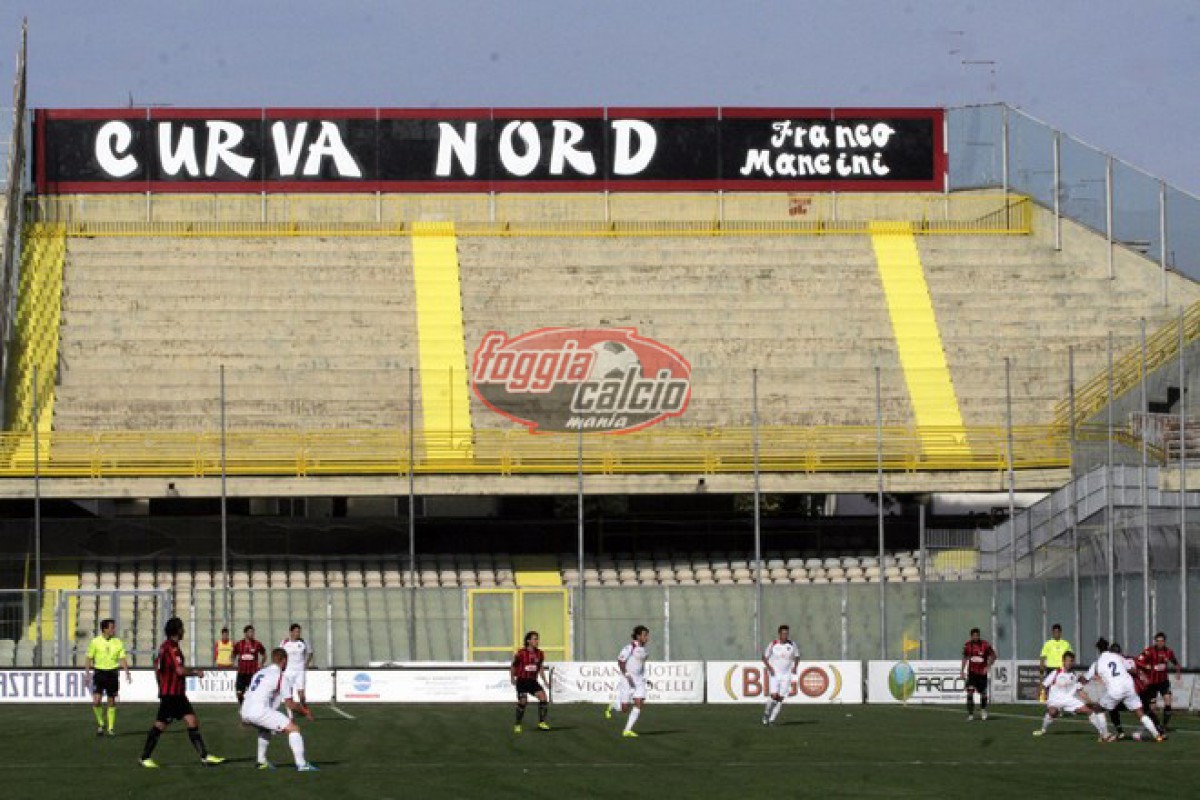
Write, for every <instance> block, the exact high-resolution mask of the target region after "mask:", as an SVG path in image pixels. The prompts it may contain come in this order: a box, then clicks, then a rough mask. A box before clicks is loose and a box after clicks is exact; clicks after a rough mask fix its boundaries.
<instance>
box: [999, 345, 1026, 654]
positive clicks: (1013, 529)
mask: <svg viewBox="0 0 1200 800" xmlns="http://www.w3.org/2000/svg"><path fill="white" fill-rule="evenodd" d="M1004 406H1005V420H1006V423H1005V424H1006V425H1007V427H1008V448H1007V453H1006V456H1007V461H1008V531H1009V539H1010V540H1011V541H1010V542H1009V544H1010V549H1009V551H1008V565H1009V569H1010V570H1011V574H1010V575H1009V576H1008V579H1009V592H1010V595H1011V597H1010V601H1011V603H1012V609H1011V610H1010V611H1009V614H1010V616H1011V624H1010V626H1009V630H1010V632H1011V635H1012V657H1013V674H1014V675H1015V674H1016V669H1017V666H1016V660H1017V485H1016V475H1015V474H1014V473H1013V426H1012V359H1010V358H1008V357H1005V359H1004ZM1030 530H1032V528H1030ZM1029 546H1030V549H1031V550H1032V548H1033V541H1032V539H1031V541H1030V543H1029Z"/></svg>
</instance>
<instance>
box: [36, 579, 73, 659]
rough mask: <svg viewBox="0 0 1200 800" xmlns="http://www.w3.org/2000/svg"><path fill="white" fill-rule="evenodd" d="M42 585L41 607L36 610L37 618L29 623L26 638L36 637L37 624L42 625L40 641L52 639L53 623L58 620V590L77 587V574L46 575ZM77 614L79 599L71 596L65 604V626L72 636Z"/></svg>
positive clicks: (68, 589) (70, 589)
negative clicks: (43, 588)
mask: <svg viewBox="0 0 1200 800" xmlns="http://www.w3.org/2000/svg"><path fill="white" fill-rule="evenodd" d="M42 585H43V586H44V587H45V591H44V592H42V608H41V610H40V611H39V612H38V616H37V619H35V620H33V621H32V622H30V623H29V630H28V632H27V633H28V638H29V640H30V641H34V640H36V639H37V635H38V633H37V631H38V624H39V623H40V624H41V626H42V641H43V642H47V641H52V640H54V638H55V624H56V623H57V622H58V619H57V614H56V612H57V610H58V596H59V592H63V591H72V590H75V589H78V588H79V576H78V575H47V576H45V578H44V579H43V580H42ZM78 616H79V599H78V598H77V597H72V598H71V600H70V602H69V603H68V604H67V627H66V631H67V633H68V635H70V636H71V637H72V638H73V637H74V635H75V624H76V622H77V621H78Z"/></svg>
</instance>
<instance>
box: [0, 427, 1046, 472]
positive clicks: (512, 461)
mask: <svg viewBox="0 0 1200 800" xmlns="http://www.w3.org/2000/svg"><path fill="white" fill-rule="evenodd" d="M1013 435H1014V448H1013V453H1014V460H1013V465H1014V467H1015V468H1016V469H1039V468H1042V469H1044V468H1061V467H1066V466H1068V464H1069V461H1070V452H1069V448H1068V439H1067V436H1066V431H1065V429H1063V428H1060V427H1058V426H1022V427H1019V428H1016V429H1015V430H1014V434H1013ZM456 436H457V434H456ZM28 438H29V434H14V433H3V434H0V446H5V447H9V448H11V447H13V445H14V443H15V441H16V440H18V439H19V440H21V441H27V440H28ZM45 438H46V439H47V442H45V443H44V444H48V443H49V442H50V441H52V442H53V448H50V447H48V446H44V447H43V448H42V453H43V457H42V458H41V463H40V472H41V474H42V475H44V476H47V477H82V478H108V477H138V476H180V477H185V476H195V477H203V476H215V475H219V474H220V472H221V460H220V436H219V435H218V434H217V433H212V432H206V433H186V432H127V431H109V432H97V433H72V432H62V431H56V432H54V433H52V434H50V435H48V436H46V437H45ZM458 438H461V436H458ZM455 440H456V439H455V438H454V437H452V436H451V435H450V434H445V435H440V436H439V435H431V434H423V433H418V434H417V435H416V437H415V438H414V441H413V445H414V451H415V453H416V459H415V465H414V466H415V471H416V472H417V473H424V474H435V473H436V474H455V473H461V474H480V475H533V474H545V475H555V474H570V473H573V472H575V470H576V458H577V442H576V436H575V434H570V433H567V434H540V435H531V434H529V433H526V432H525V431H522V430H510V431H499V430H479V431H476V432H475V433H474V435H473V437H472V438H471V441H470V449H469V450H464V451H463V455H462V456H461V457H459V458H457V459H456V458H454V457H453V456H448V455H447V452H449V451H450V450H451V445H450V443H451V442H452V441H455ZM752 440H753V434H752V431H751V429H749V428H682V427H676V428H662V429H659V430H647V431H640V432H637V433H632V434H626V435H621V436H611V435H609V436H606V435H594V434H593V435H585V436H584V437H583V467H584V470H585V471H586V472H587V473H589V474H606V475H620V474H626V475H628V474H648V473H685V474H701V475H705V474H717V473H748V472H751V471H752V469H753V447H752V443H753V441H752ZM964 442H966V443H967V445H968V446H967V447H964V446H963V443H964ZM20 452H21V453H25V454H27V455H26V456H25V457H24V458H18V459H14V460H11V461H9V462H7V463H4V464H0V477H28V476H30V475H32V474H33V471H34V469H33V468H34V464H33V459H32V456H31V455H29V454H30V453H31V451H30V450H28V449H27V448H22V449H21V450H20ZM408 452H409V440H408V432H407V431H405V430H322V431H286V430H268V431H253V432H251V431H236V432H230V433H229V434H228V435H227V437H226V454H227V455H226V463H227V471H228V473H229V474H231V475H274V476H289V477H303V476H310V475H402V474H406V473H407V472H408V469H409V462H408ZM1006 452H1007V438H1006V433H1005V430H1004V428H991V427H989V428H983V427H979V428H937V429H931V428H928V427H927V428H915V427H885V428H884V430H883V467H884V469H885V470H887V471H889V472H927V471H973V470H993V471H994V470H1002V469H1004V468H1005V466H1006V464H1007V460H1006ZM427 453H435V454H436V458H427V456H426V454H427ZM760 465H761V469H762V470H763V471H764V472H780V473H788V472H791V473H809V474H813V473H835V472H847V473H848V472H872V471H874V470H875V468H876V430H875V428H874V427H873V426H862V427H821V428H801V427H770V428H763V429H762V430H761V435H760Z"/></svg>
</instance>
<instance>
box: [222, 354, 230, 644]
mask: <svg viewBox="0 0 1200 800" xmlns="http://www.w3.org/2000/svg"><path fill="white" fill-rule="evenodd" d="M225 436H226V423H225V365H224V364H222V365H221V620H222V622H221V624H222V626H224V627H229V512H228V508H227V499H228V486H227V483H226V481H227V477H228V464H227V462H226V456H227V453H226V449H225V448H226V439H225Z"/></svg>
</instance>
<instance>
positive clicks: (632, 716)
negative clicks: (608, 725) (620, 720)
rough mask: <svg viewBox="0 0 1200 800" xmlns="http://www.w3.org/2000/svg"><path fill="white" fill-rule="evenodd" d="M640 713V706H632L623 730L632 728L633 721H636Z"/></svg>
mask: <svg viewBox="0 0 1200 800" xmlns="http://www.w3.org/2000/svg"><path fill="white" fill-rule="evenodd" d="M641 713H642V710H641V709H640V708H638V707H637V706H634V707H633V708H631V709H629V720H628V721H627V722H626V723H625V730H627V731H631V730H633V723H635V722H637V718H638V715H639V714H641Z"/></svg>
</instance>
